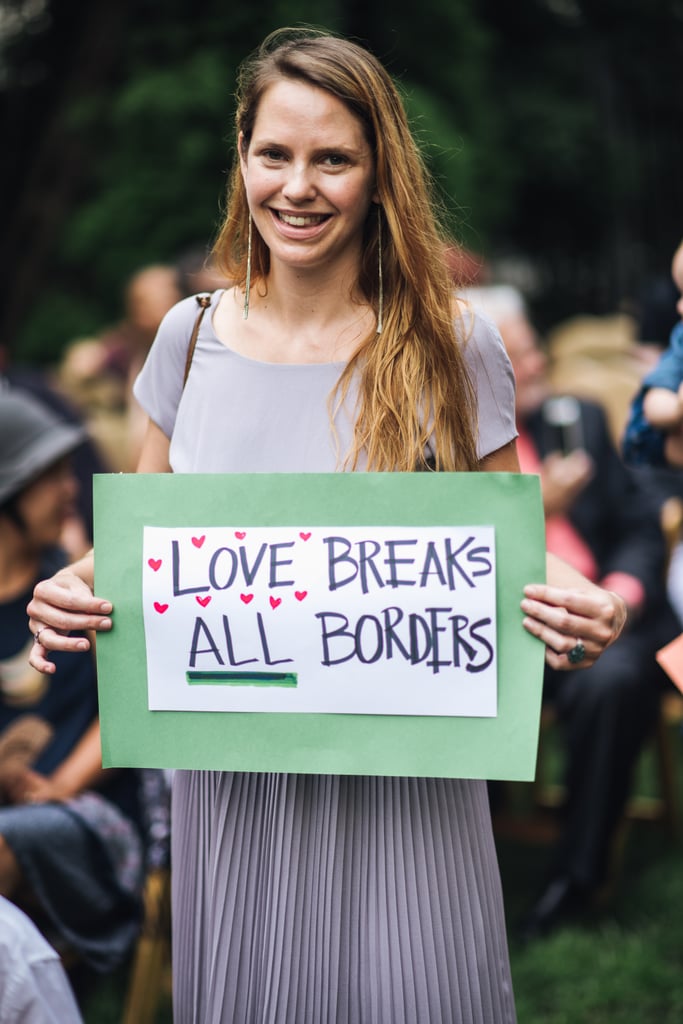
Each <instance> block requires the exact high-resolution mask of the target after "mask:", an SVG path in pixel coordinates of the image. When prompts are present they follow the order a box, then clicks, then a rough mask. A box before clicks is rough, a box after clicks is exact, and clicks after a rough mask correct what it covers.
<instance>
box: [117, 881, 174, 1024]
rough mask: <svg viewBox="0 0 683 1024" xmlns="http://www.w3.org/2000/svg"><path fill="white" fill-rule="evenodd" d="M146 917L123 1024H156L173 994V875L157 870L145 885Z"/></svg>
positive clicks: (128, 992)
mask: <svg viewBox="0 0 683 1024" xmlns="http://www.w3.org/2000/svg"><path fill="white" fill-rule="evenodd" d="M144 896H145V918H144V923H143V927H142V932H141V934H140V937H139V939H138V942H137V946H136V948H135V953H134V956H133V963H132V966H131V972H130V979H129V982H128V990H127V992H126V998H125V1004H124V1011H123V1017H122V1024H154V1021H155V1020H156V1014H157V1010H158V1008H159V1005H160V1002H161V999H162V997H164V996H165V997H166V998H168V999H170V995H171V872H170V869H169V868H154V869H152V870H151V871H150V872H149V874H148V875H147V880H146V883H145V894H144Z"/></svg>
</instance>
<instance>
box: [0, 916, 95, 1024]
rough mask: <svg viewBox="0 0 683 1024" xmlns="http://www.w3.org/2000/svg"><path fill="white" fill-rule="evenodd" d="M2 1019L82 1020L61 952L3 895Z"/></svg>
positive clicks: (21, 1022)
mask: <svg viewBox="0 0 683 1024" xmlns="http://www.w3.org/2000/svg"><path fill="white" fill-rule="evenodd" d="M0 1021H2V1024H82V1022H83V1018H82V1017H81V1014H80V1011H79V1009H78V1004H77V1003H76V999H75V998H74V994H73V991H72V989H71V985H70V983H69V979H68V977H67V975H66V972H65V970H64V968H63V967H62V964H61V961H60V959H59V955H58V953H57V952H56V950H54V949H53V948H52V946H51V945H50V944H49V942H47V940H46V939H45V937H44V936H43V935H41V934H40V932H39V931H38V929H37V928H36V926H35V925H34V923H33V921H31V919H30V918H29V917H28V916H27V915H26V914H24V912H23V911H22V910H20V909H19V907H16V906H15V905H14V904H13V903H11V902H10V901H9V900H8V899H5V897H4V896H0Z"/></svg>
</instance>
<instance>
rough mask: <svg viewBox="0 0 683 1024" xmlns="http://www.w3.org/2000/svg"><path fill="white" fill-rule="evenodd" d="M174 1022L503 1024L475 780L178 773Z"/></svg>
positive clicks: (505, 1006)
mask: <svg viewBox="0 0 683 1024" xmlns="http://www.w3.org/2000/svg"><path fill="white" fill-rule="evenodd" d="M172 814H173V817H172V836H173V840H172V843H173V845H172V869H173V870H172V878H173V977H174V1019H175V1022H176V1024H333V1022H334V1024H460V1022H463V1024H464V1022H468V1024H469V1022H471V1024H504V1022H513V1021H514V1020H515V1009H514V1000H513V994H512V983H511V978H510V967H509V959H508V951H507V940H506V933H505V920H504V913H503V900H502V892H501V886H500V876H499V872H498V864H497V859H496V852H495V848H494V843H493V836H492V831H491V818H490V812H489V806H488V797H487V792H486V784H485V783H484V782H480V781H462V780H452V779H413V778H377V777H367V776H320V775H275V774H241V773H240V774H238V773H223V772H184V771H178V772H176V773H175V777H174V785H173V811H172Z"/></svg>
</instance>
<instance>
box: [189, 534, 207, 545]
mask: <svg viewBox="0 0 683 1024" xmlns="http://www.w3.org/2000/svg"><path fill="white" fill-rule="evenodd" d="M205 540H206V536H205V535H204V534H202V535H201V537H193V538H192V543H193V544H194V546H195V547H196V548H200V547H201V546H202V544H203V543H204V541H205Z"/></svg>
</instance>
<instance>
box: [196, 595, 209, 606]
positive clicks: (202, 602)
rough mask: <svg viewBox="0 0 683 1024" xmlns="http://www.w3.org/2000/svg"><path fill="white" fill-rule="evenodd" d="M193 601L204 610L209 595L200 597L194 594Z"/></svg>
mask: <svg viewBox="0 0 683 1024" xmlns="http://www.w3.org/2000/svg"><path fill="white" fill-rule="evenodd" d="M195 600H196V602H197V604H200V605H201V606H202V608H206V606H207V604H208V603H209V601H210V600H211V594H207V595H206V597H200V596H199V594H195Z"/></svg>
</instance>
